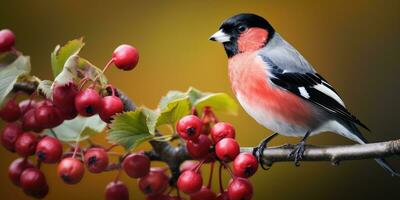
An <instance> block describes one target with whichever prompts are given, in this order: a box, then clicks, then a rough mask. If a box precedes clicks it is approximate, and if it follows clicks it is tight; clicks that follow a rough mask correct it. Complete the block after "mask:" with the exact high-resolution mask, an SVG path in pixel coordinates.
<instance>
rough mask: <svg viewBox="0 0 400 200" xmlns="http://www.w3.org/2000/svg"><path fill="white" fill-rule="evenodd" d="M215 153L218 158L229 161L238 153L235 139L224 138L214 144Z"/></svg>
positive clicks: (238, 148)
mask: <svg viewBox="0 0 400 200" xmlns="http://www.w3.org/2000/svg"><path fill="white" fill-rule="evenodd" d="M215 153H216V154H217V157H218V158H219V159H220V160H223V161H225V162H230V161H232V160H234V159H235V158H236V156H237V155H238V154H239V153H240V147H239V144H238V143H237V142H236V140H235V139H232V138H224V139H222V140H221V141H219V142H218V143H217V144H216V145H215Z"/></svg>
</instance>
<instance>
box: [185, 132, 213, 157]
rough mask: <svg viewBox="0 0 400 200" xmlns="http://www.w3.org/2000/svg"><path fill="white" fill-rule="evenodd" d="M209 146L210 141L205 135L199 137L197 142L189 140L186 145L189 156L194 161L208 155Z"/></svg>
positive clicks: (210, 144)
mask: <svg viewBox="0 0 400 200" xmlns="http://www.w3.org/2000/svg"><path fill="white" fill-rule="evenodd" d="M211 146H212V141H211V139H210V138H209V137H208V136H207V135H203V134H201V135H200V136H199V139H198V140H197V141H194V140H189V141H188V142H187V144H186V148H187V150H188V152H189V155H190V156H192V158H194V159H201V158H205V157H207V156H208V155H210V148H211Z"/></svg>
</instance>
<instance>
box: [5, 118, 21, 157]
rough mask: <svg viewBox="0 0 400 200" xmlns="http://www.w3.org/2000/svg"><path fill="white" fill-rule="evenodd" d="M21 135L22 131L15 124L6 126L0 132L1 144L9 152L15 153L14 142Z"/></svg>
mask: <svg viewBox="0 0 400 200" xmlns="http://www.w3.org/2000/svg"><path fill="white" fill-rule="evenodd" d="M21 134H22V129H21V128H20V127H19V126H18V125H16V124H6V125H5V127H4V128H3V131H2V132H1V144H3V146H4V147H5V148H6V149H7V150H9V151H11V152H15V142H16V141H17V139H18V137H19V136H20V135H21Z"/></svg>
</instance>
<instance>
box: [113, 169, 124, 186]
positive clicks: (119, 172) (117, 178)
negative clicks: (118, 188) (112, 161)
mask: <svg viewBox="0 0 400 200" xmlns="http://www.w3.org/2000/svg"><path fill="white" fill-rule="evenodd" d="M121 171H122V168H120V169H118V172H117V175H116V176H115V178H114V182H115V183H116V182H118V181H119V177H120V176H121Z"/></svg>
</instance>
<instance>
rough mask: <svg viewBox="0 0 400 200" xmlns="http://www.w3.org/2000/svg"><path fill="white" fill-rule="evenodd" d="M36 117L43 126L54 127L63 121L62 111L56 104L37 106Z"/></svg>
mask: <svg viewBox="0 0 400 200" xmlns="http://www.w3.org/2000/svg"><path fill="white" fill-rule="evenodd" d="M35 118H36V122H37V123H38V124H40V126H41V127H42V128H54V127H56V126H58V125H60V124H61V123H62V122H63V118H62V117H61V114H60V111H59V110H58V108H56V107H55V106H54V105H51V106H48V105H43V106H40V107H38V108H36V109H35Z"/></svg>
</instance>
